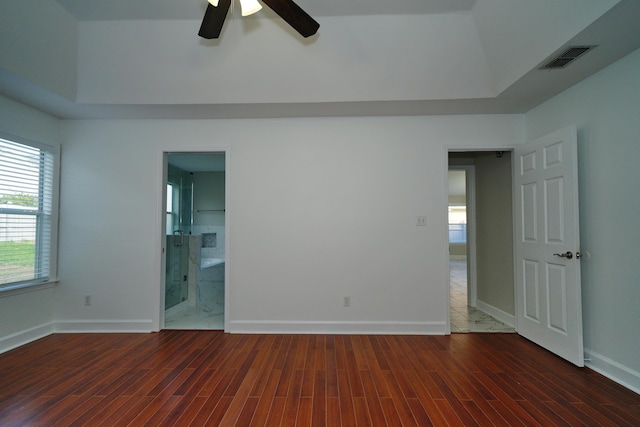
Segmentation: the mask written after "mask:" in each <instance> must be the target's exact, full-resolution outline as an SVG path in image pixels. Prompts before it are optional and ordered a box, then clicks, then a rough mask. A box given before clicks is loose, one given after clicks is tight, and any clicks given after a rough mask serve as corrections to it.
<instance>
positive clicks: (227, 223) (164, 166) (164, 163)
mask: <svg viewBox="0 0 640 427" xmlns="http://www.w3.org/2000/svg"><path fill="white" fill-rule="evenodd" d="M230 151H231V150H230V147H228V146H226V147H180V148H179V149H175V150H170V149H165V150H162V152H161V153H160V156H159V157H160V168H159V169H160V171H161V174H160V176H161V180H160V186H159V192H160V194H159V201H160V203H159V206H158V207H157V212H158V215H159V216H160V218H159V221H158V235H159V237H160V239H159V248H158V253H159V254H160V277H159V279H160V280H159V284H160V285H159V286H158V295H157V299H156V301H157V303H158V304H159V306H158V307H157V309H158V330H162V329H164V328H165V324H164V321H165V318H164V317H165V316H164V313H165V309H164V304H165V289H166V240H167V239H166V238H165V235H166V227H167V224H166V223H167V218H166V213H165V212H166V206H167V180H168V164H169V163H168V156H169V154H172V153H203V154H215V153H224V177H225V180H224V181H225V182H224V190H225V195H224V197H225V199H224V203H225V212H224V230H225V242H224V258H225V274H224V332H228V331H229V322H230V318H231V317H230V303H229V301H230V297H229V294H230V290H231V289H230V288H231V286H230V283H231V280H230V277H231V268H230V267H231V251H230V248H231V233H230V229H231V183H230V181H231V180H230V179H229V176H230V173H229V171H230V169H231V168H230V167H231V153H230Z"/></svg>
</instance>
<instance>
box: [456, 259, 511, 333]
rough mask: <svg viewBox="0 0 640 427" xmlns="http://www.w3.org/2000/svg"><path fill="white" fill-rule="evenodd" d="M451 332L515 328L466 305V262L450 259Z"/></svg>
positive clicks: (500, 330)
mask: <svg viewBox="0 0 640 427" xmlns="http://www.w3.org/2000/svg"><path fill="white" fill-rule="evenodd" d="M449 276H450V280H451V287H450V289H451V290H450V304H451V332H452V333H465V332H515V329H514V328H513V327H511V326H509V325H506V324H504V323H502V322H500V321H499V320H496V319H494V318H493V317H492V316H490V315H488V314H486V313H485V312H483V311H480V310H478V309H477V308H475V307H470V306H468V305H467V262H466V260H451V261H450V263H449Z"/></svg>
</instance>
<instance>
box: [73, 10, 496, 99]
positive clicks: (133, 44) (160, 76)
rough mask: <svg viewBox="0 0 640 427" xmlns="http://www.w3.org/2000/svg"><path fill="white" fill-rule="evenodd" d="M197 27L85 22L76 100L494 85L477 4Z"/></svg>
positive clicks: (459, 89)
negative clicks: (311, 22)
mask: <svg viewBox="0 0 640 427" xmlns="http://www.w3.org/2000/svg"><path fill="white" fill-rule="evenodd" d="M199 27H200V21H183V20H171V21H148V20H147V21H134V20H126V21H83V22H81V23H80V24H79V50H78V51H79V54H78V98H79V101H80V102H84V103H106V104H112V103H113V104H119V103H122V104H128V103H131V104H224V103H232V104H233V103H266V102H273V103H281V102H305V103H306V102H342V101H347V102H352V101H382V100H386V101H397V100H424V99H461V98H468V99H474V98H484V97H491V96H494V95H495V90H494V87H493V82H492V79H491V75H490V74H489V72H488V70H489V66H488V64H487V62H486V60H485V58H484V55H483V49H482V46H481V44H480V42H479V40H478V36H477V33H476V29H475V25H474V23H473V18H472V17H471V14H465V13H456V14H436V15H424V14H423V15H384V16H376V15H369V16H347V17H335V16H333V17H323V18H322V30H321V32H320V33H321V34H318V36H314V37H311V38H309V39H304V40H301V38H300V37H299V36H298V35H297V34H291V31H290V29H289V28H288V26H286V25H282V22H281V21H280V20H267V19H244V20H240V19H233V20H232V19H228V20H227V22H226V23H225V26H224V30H223V34H222V36H221V38H220V39H219V40H213V41H205V40H203V39H202V38H200V37H198V36H197V32H198V28H199ZM372 29H376V31H377V35H379V36H372V35H373V34H372V31H371V30H372ZM389 34H392V35H393V37H388V36H386V35H389ZM418 52H419V54H412V53H418ZM159 87H161V88H162V90H158V88H159Z"/></svg>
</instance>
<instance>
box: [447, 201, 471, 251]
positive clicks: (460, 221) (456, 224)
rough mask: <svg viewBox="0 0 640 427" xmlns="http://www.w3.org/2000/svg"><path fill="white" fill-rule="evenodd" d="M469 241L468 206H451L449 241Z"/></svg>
mask: <svg viewBox="0 0 640 427" xmlns="http://www.w3.org/2000/svg"><path fill="white" fill-rule="evenodd" d="M466 242H467V207H466V206H449V243H466Z"/></svg>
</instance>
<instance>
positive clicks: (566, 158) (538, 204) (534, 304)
mask: <svg viewBox="0 0 640 427" xmlns="http://www.w3.org/2000/svg"><path fill="white" fill-rule="evenodd" d="M514 161H515V167H514V189H515V211H516V212H515V218H516V221H515V227H516V233H515V240H516V241H515V256H516V316H517V330H518V333H519V334H521V335H522V336H524V337H526V338H528V339H530V340H531V341H534V342H536V343H537V344H539V345H541V346H542V347H545V348H547V349H548V350H550V351H552V352H554V353H556V354H558V355H559V356H562V357H564V358H565V359H567V360H569V361H570V362H572V363H574V364H576V365H578V366H583V365H584V356H583V344H582V300H581V286H580V261H579V258H578V256H577V254H579V252H578V251H579V245H580V238H579V223H578V179H577V178H578V175H577V132H576V128H575V126H571V127H568V128H565V129H562V130H560V131H557V132H554V133H552V134H549V135H547V136H544V137H542V138H540V139H538V140H535V141H532V142H529V143H527V144H525V145H524V146H522V147H519V148H517V149H516V150H515V156H514ZM568 252H571V254H572V256H571V257H569V256H566V255H565V254H568ZM561 255H564V256H561Z"/></svg>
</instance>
